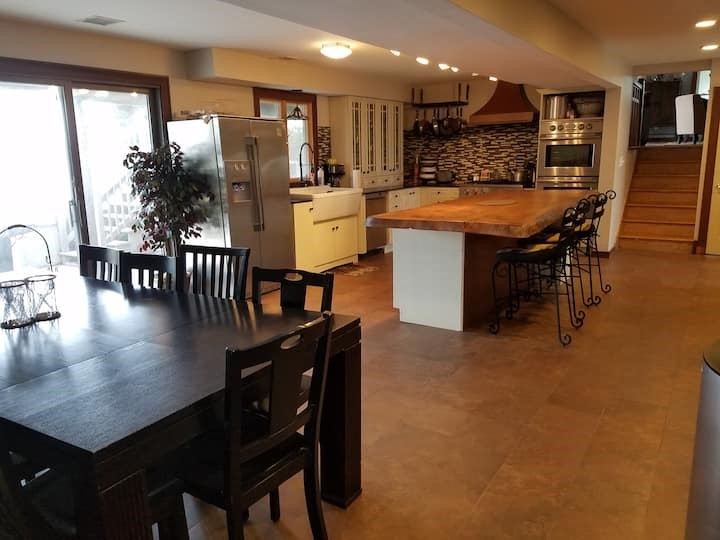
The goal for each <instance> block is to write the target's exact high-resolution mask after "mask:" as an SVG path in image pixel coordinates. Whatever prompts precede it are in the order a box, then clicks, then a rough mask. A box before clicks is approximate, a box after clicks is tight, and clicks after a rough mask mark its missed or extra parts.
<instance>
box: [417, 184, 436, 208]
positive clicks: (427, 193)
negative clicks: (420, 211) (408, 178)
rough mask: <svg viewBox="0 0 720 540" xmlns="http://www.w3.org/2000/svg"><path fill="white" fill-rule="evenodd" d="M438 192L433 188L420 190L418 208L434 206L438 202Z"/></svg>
mask: <svg viewBox="0 0 720 540" xmlns="http://www.w3.org/2000/svg"><path fill="white" fill-rule="evenodd" d="M439 193H440V192H439V191H438V190H437V189H433V188H429V187H428V188H425V189H421V190H420V206H427V205H428V204H435V203H436V202H438V197H439Z"/></svg>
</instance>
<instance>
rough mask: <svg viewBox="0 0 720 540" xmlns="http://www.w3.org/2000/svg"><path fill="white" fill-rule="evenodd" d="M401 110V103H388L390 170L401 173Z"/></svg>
mask: <svg viewBox="0 0 720 540" xmlns="http://www.w3.org/2000/svg"><path fill="white" fill-rule="evenodd" d="M402 123H403V111H402V104H401V103H392V104H391V105H390V171H391V172H395V173H401V175H402V166H401V164H402V159H403V155H402V153H403V131H402V130H403V124H402Z"/></svg>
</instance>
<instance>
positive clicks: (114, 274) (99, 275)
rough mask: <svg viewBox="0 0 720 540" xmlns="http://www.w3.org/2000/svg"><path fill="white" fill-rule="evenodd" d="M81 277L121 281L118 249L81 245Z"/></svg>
mask: <svg viewBox="0 0 720 540" xmlns="http://www.w3.org/2000/svg"><path fill="white" fill-rule="evenodd" d="M79 251H80V275H81V276H85V277H91V278H95V279H101V280H103V281H119V280H120V253H121V251H120V250H118V249H112V248H106V247H100V246H89V245H87V244H80V246H79Z"/></svg>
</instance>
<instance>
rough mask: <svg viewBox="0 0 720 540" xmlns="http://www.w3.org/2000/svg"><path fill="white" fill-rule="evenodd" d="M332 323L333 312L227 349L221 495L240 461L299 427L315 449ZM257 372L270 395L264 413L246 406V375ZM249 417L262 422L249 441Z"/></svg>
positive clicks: (247, 458) (236, 471)
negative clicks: (306, 384)
mask: <svg viewBox="0 0 720 540" xmlns="http://www.w3.org/2000/svg"><path fill="white" fill-rule="evenodd" d="M332 322H333V316H332V314H331V313H330V312H327V311H326V312H324V313H323V314H322V316H321V317H319V318H317V319H315V320H314V321H311V322H309V323H307V324H304V325H301V326H299V327H298V328H296V329H295V330H293V331H291V332H289V333H287V334H285V335H282V336H279V337H277V338H274V339H272V340H270V341H267V342H265V343H261V344H260V345H257V346H255V347H253V348H250V349H244V350H230V349H227V350H226V352H225V358H226V359H225V366H226V369H225V426H226V427H225V429H226V442H227V444H228V445H229V447H228V448H227V450H228V452H227V456H228V462H227V464H226V467H227V468H228V469H229V470H227V471H226V473H227V474H226V475H225V478H226V482H227V483H228V485H227V487H228V489H227V490H226V493H230V490H229V489H230V488H229V486H231V485H233V480H238V474H239V470H240V466H241V465H242V464H243V463H245V462H246V461H248V460H250V459H253V458H254V457H257V456H258V455H260V454H263V453H265V452H267V451H269V450H271V449H273V448H275V447H277V446H278V445H279V444H281V443H283V442H284V441H286V440H287V439H288V438H289V437H292V436H293V435H295V434H296V433H297V431H298V430H299V429H300V428H304V429H303V437H304V438H305V442H306V443H307V444H308V445H315V446H312V448H316V445H317V442H318V434H319V427H320V416H321V409H322V401H323V398H324V394H325V381H326V378H327V362H328V354H329V350H330V331H331V326H332ZM258 369H262V371H263V373H264V374H265V376H266V377H268V379H269V380H268V388H269V390H270V391H269V394H268V407H267V410H263V411H262V412H259V411H256V412H253V411H252V410H248V408H247V407H248V404H247V400H246V399H245V396H244V395H243V389H244V388H247V387H248V386H249V385H248V384H247V380H248V377H253V376H257V373H258ZM310 369H312V381H311V384H310V395H309V398H308V401H307V406H306V407H305V408H301V409H300V410H299V411H298V396H299V395H300V393H301V381H302V377H303V374H304V373H305V372H306V371H308V370H310ZM253 417H257V418H259V419H261V421H260V424H261V428H260V429H254V430H253V438H252V440H250V441H248V440H247V439H248V437H247V435H246V436H245V437H244V436H243V427H244V426H246V425H247V424H248V420H249V419H252V418H253ZM308 448H310V447H309V446H308ZM235 485H237V484H235Z"/></svg>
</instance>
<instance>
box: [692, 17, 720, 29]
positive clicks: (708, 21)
mask: <svg viewBox="0 0 720 540" xmlns="http://www.w3.org/2000/svg"><path fill="white" fill-rule="evenodd" d="M716 22H717V21H716V20H715V19H705V20H704V21H698V22H696V23H695V28H710V27H711V26H715V23H716Z"/></svg>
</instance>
